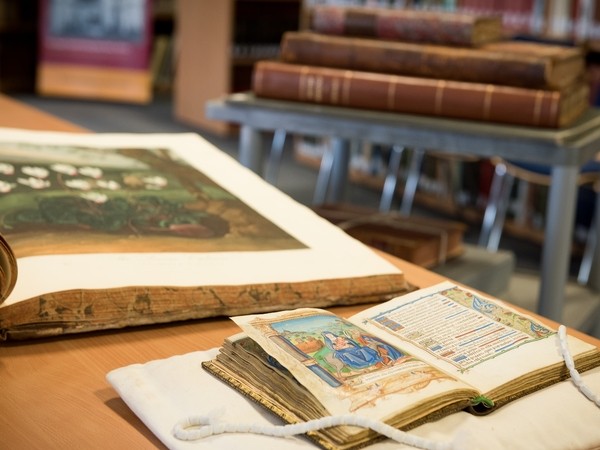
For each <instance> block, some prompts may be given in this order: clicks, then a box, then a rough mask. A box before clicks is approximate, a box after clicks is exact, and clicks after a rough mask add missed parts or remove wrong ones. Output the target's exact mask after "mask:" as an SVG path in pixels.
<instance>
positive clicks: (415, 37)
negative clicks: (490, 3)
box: [309, 5, 503, 47]
mask: <svg viewBox="0 0 600 450" xmlns="http://www.w3.org/2000/svg"><path fill="white" fill-rule="evenodd" d="M309 14H310V19H309V28H310V29H312V30H314V31H316V32H319V33H323V34H334V35H344V36H361V37H376V38H380V39H387V40H393V41H404V42H420V43H432V44H443V45H458V46H467V47H471V46H478V45H481V44H485V43H487V42H494V41H499V40H501V39H502V37H503V36H502V17H501V16H500V15H481V14H479V15H475V14H465V13H458V12H447V11H431V10H414V9H401V8H396V9H393V8H392V9H390V8H370V7H360V6H340V5H317V6H314V7H312V8H311V9H310V11H309Z"/></svg>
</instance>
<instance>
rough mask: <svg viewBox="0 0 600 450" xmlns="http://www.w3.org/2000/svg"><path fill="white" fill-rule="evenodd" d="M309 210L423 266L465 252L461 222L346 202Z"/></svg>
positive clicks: (440, 261) (395, 254) (359, 237)
mask: <svg viewBox="0 0 600 450" xmlns="http://www.w3.org/2000/svg"><path fill="white" fill-rule="evenodd" d="M312 209H313V211H315V212H316V213H317V214H319V215H320V216H321V217H323V218H325V219H327V220H329V221H330V222H331V223H334V224H336V225H337V226H338V227H340V228H341V229H342V230H344V231H346V233H348V234H349V235H350V236H352V237H354V238H356V239H358V240H359V241H361V242H363V243H365V244H367V245H370V246H371V247H374V248H378V249H380V250H383V251H385V252H387V253H389V254H391V255H394V256H396V257H398V258H401V259H404V260H405V261H409V262H411V263H413V264H417V265H419V266H422V267H426V268H432V267H436V266H438V265H439V264H443V263H445V262H446V261H447V260H450V259H453V258H456V257H458V256H460V255H462V254H463V253H464V246H463V236H464V233H465V230H466V228H467V227H466V225H465V224H463V223H462V222H456V221H451V220H443V219H437V218H436V219H432V218H430V217H417V216H414V215H413V216H403V215H401V214H397V213H394V212H389V213H380V212H379V211H377V210H376V209H372V208H363V207H359V206H356V205H351V204H345V203H341V204H339V203H338V204H323V205H318V206H315V207H313V208H312Z"/></svg>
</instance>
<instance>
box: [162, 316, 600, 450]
mask: <svg viewBox="0 0 600 450" xmlns="http://www.w3.org/2000/svg"><path fill="white" fill-rule="evenodd" d="M557 342H558V346H559V350H560V354H561V355H562V358H563V359H564V361H565V365H566V366H567V368H568V369H569V374H570V375H571V381H572V382H573V384H574V385H575V386H576V387H577V389H579V391H580V392H581V393H582V394H583V395H585V396H586V397H587V398H588V399H589V400H591V401H592V402H594V403H595V404H596V405H597V406H598V407H600V396H598V395H596V394H594V393H593V392H592V391H591V389H590V388H589V387H588V386H586V385H585V384H584V382H583V379H582V378H581V375H580V374H579V372H578V371H577V369H575V363H574V362H573V357H572V356H571V352H570V351H569V346H568V343H567V331H566V327H565V326H564V325H560V326H559V327H558V340H557ZM339 425H350V426H357V427H362V428H369V429H371V430H373V431H375V432H377V433H379V434H381V435H383V436H386V437H388V438H390V439H392V440H394V441H396V442H399V443H401V444H406V445H411V446H413V447H416V448H421V449H425V450H445V449H450V448H452V445H451V443H449V442H436V441H432V440H429V439H425V438H421V437H418V436H415V435H411V434H408V433H406V432H404V431H401V430H398V429H397V428H394V427H392V426H390V425H387V424H385V423H383V422H381V421H378V420H372V419H368V418H366V417H361V416H358V415H354V414H346V415H340V416H328V417H323V418H321V419H315V420H309V421H308V422H302V423H297V424H291V425H264V426H263V425H257V424H248V423H218V422H217V421H216V420H215V417H214V414H213V415H212V416H210V417H209V416H191V417H188V418H186V419H184V420H181V421H179V422H178V423H177V424H175V426H174V427H173V435H174V436H175V437H176V438H177V439H179V440H182V441H195V440H198V439H202V438H205V437H208V436H213V435H216V434H223V433H252V434H262V435H266V436H274V437H288V436H294V435H297V434H305V433H308V432H309V431H316V430H320V429H323V428H329V427H333V426H339Z"/></svg>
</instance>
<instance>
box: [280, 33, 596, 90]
mask: <svg viewBox="0 0 600 450" xmlns="http://www.w3.org/2000/svg"><path fill="white" fill-rule="evenodd" d="M280 57H281V59H282V60H283V61H285V62H290V63H297V64H307V65H314V66H326V67H336V68H342V69H352V70H364V71H368V72H382V73H393V74H397V75H410V76H422V77H428V78H443V79H446V80H459V81H472V82H477V83H492V84H504V85H509V86H521V87H532V88H554V89H557V88H562V87H565V86H568V85H571V84H573V82H574V81H575V80H576V79H578V78H581V77H582V76H583V73H584V71H585V57H584V54H583V51H582V49H580V48H578V47H565V46H559V45H548V44H542V43H536V42H525V41H501V42H493V43H489V44H485V45H483V46H481V47H478V48H465V47H450V46H442V45H431V44H416V43H410V42H392V41H384V40H380V39H368V38H352V37H346V36H330V35H324V34H319V33H313V32H295V31H294V32H292V31H290V32H287V33H285V34H284V35H283V37H282V40H281V52H280Z"/></svg>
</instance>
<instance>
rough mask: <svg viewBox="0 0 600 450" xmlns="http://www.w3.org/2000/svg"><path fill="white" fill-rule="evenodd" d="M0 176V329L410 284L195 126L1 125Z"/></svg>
mask: <svg viewBox="0 0 600 450" xmlns="http://www.w3.org/2000/svg"><path fill="white" fill-rule="evenodd" d="M0 187H1V188H2V195H0V234H1V235H2V236H3V237H4V239H3V240H0V295H1V297H0V338H2V339H26V338H33V337H43V336H53V335H61V334H70V333H80V332H84V331H92V330H102V329H116V328H123V327H129V326H136V325H145V324H155V323H166V322H173V321H178V320H187V319H198V318H204V317H212V316H223V315H235V314H247V313H252V312H259V311H263V312H265V311H274V310H281V309H289V308H296V307H299V306H319V305H320V306H324V307H326V306H332V305H343V304H346V305H348V304H357V303H368V302H377V301H381V300H384V299H389V298H391V297H392V296H394V295H397V294H398V293H403V292H406V291H407V289H408V288H409V287H408V284H407V282H406V280H405V277H404V274H403V273H402V271H401V270H399V269H398V268H397V267H396V266H395V265H393V264H391V263H390V262H388V261H387V260H385V259H384V258H383V257H382V256H381V255H378V254H377V253H376V252H375V251H374V250H373V249H371V248H369V247H368V246H366V245H364V244H363V243H361V242H360V241H358V240H356V239H354V238H352V237H350V236H349V235H348V234H346V233H344V232H343V231H342V230H341V229H339V228H338V227H336V226H335V225H333V224H331V223H329V222H327V221H326V220H324V219H323V218H321V217H319V216H318V215H317V214H315V213H314V212H313V211H311V210H310V209H309V208H307V207H305V206H303V205H301V204H299V203H297V202H296V201H294V200H293V199H291V198H290V197H288V196H286V195H285V194H283V193H281V192H280V191H279V190H277V189H276V188H274V187H273V186H271V185H270V184H268V183H266V182H265V181H264V180H262V179H261V178H260V177H259V176H258V175H257V174H255V173H254V172H252V171H250V170H249V169H246V168H244V167H243V166H242V165H240V164H239V163H238V162H237V161H235V160H234V159H233V158H231V157H230V156H228V155H227V154H225V153H223V152H221V151H220V150H219V149H217V148H216V147H213V146H212V145H211V144H209V143H208V142H206V141H205V140H203V139H202V138H201V137H200V136H198V135H196V134H193V133H182V134H91V133H90V134H75V133H73V134H69V133H49V132H32V131H21V130H10V129H0ZM9 245H10V247H9ZM17 269H18V273H17Z"/></svg>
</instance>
